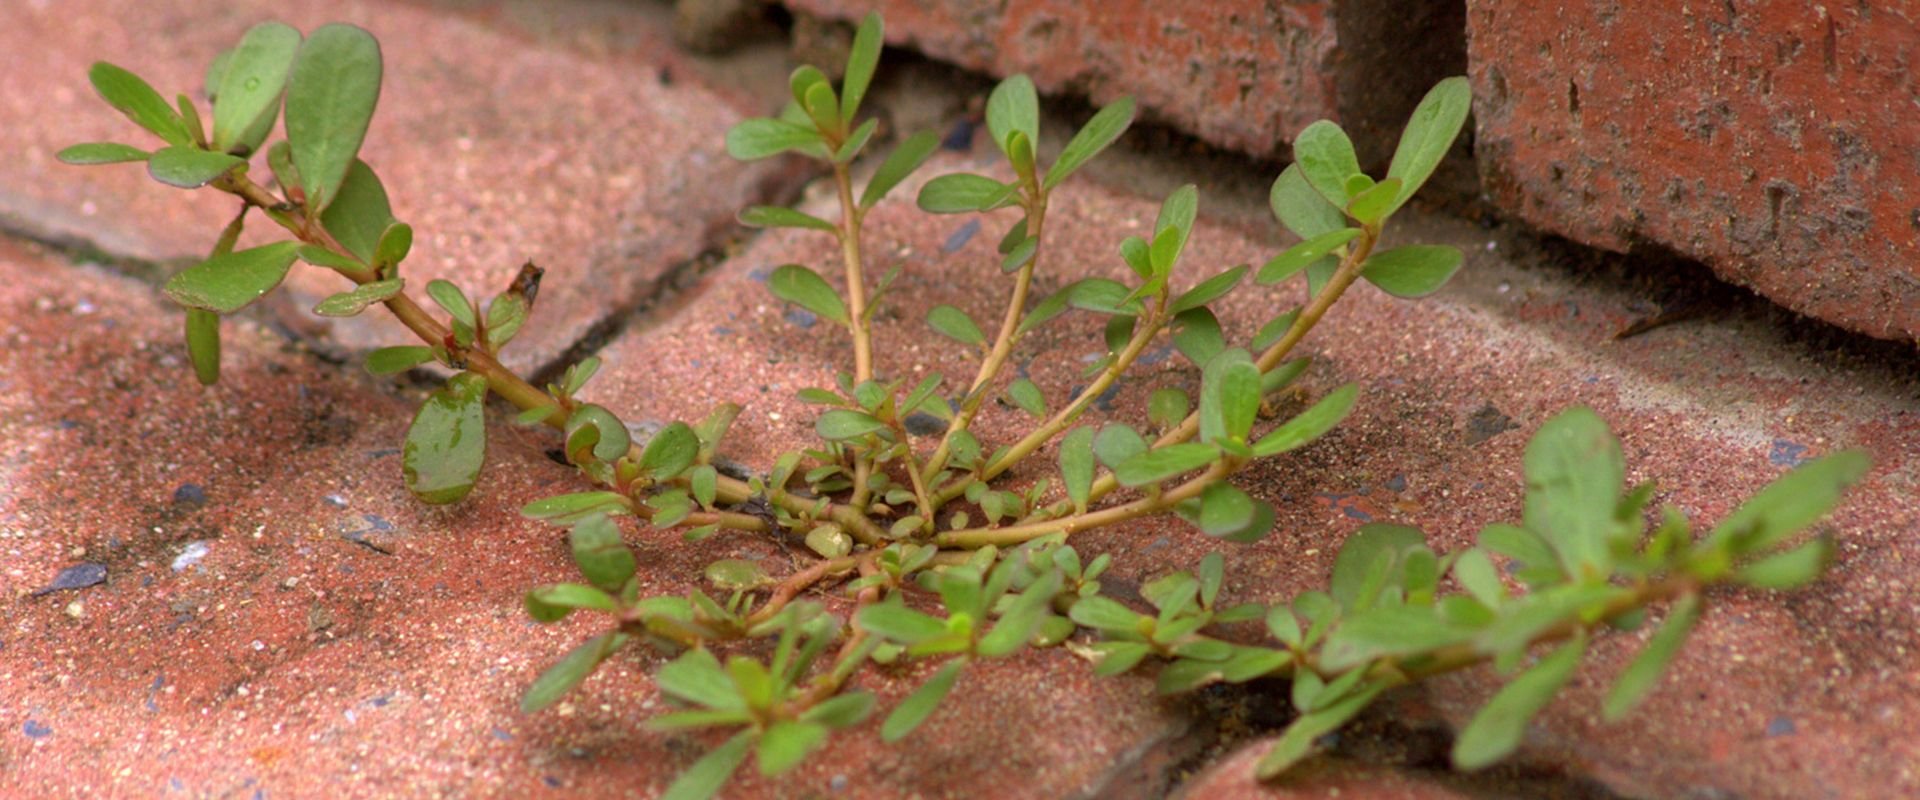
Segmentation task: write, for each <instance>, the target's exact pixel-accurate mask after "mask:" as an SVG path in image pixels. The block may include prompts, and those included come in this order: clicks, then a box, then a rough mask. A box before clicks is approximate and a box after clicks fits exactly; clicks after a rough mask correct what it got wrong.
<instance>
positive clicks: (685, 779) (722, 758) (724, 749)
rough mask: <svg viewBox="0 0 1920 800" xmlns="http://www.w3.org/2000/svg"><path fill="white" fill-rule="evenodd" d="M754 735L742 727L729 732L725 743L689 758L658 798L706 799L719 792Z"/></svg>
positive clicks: (736, 766)
mask: <svg viewBox="0 0 1920 800" xmlns="http://www.w3.org/2000/svg"><path fill="white" fill-rule="evenodd" d="M753 743H754V735H753V731H751V730H744V731H741V732H739V733H736V734H734V735H733V738H731V739H728V740H727V741H726V743H725V744H722V745H720V746H719V747H716V748H714V749H713V750H711V751H709V752H708V753H707V754H706V755H704V756H701V757H700V760H699V761H695V762H693V766H691V767H688V768H687V771H686V772H682V773H680V777H678V778H675V779H674V781H673V785H672V786H668V787H667V793H666V794H663V795H661V796H660V800H707V798H710V797H713V796H714V795H716V794H719V793H720V787H722V786H725V785H727V781H728V780H730V779H731V778H732V777H733V773H734V771H735V770H738V769H740V764H741V762H743V761H746V760H747V752H748V751H749V750H750V749H752V747H753Z"/></svg>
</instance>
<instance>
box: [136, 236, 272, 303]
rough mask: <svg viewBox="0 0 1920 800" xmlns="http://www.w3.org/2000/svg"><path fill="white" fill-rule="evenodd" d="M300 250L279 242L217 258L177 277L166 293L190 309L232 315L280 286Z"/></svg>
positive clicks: (168, 284) (172, 280) (188, 269)
mask: <svg viewBox="0 0 1920 800" xmlns="http://www.w3.org/2000/svg"><path fill="white" fill-rule="evenodd" d="M298 248H299V243H298V242H279V243H277V244H270V245H265V246H262V247H255V248H251V249H247V250H240V251H236V252H232V253H228V254H226V255H223V256H215V257H213V258H210V259H207V260H206V261H202V262H200V263H199V264H196V265H194V266H191V267H188V268H187V269H185V270H182V271H181V272H180V273H179V274H177V275H175V276H173V278H172V279H171V280H168V281H167V285H166V288H165V291H166V293H167V296H168V297H171V298H173V301H174V302H176V303H179V304H180V305H183V306H186V307H188V308H199V309H205V310H207V311H213V312H216V313H220V314H231V313H233V312H235V311H239V310H240V309H242V308H245V307H246V306H247V304H249V303H252V302H253V301H255V300H258V299H260V297H261V296H262V295H265V294H266V293H267V292H270V291H272V290H273V287H275V286H279V285H280V281H281V279H283V278H285V277H286V276H287V270H288V269H289V268H290V267H292V266H293V260H294V252H295V251H296V250H297V249H298Z"/></svg>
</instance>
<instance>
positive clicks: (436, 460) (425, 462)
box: [400, 372, 487, 504]
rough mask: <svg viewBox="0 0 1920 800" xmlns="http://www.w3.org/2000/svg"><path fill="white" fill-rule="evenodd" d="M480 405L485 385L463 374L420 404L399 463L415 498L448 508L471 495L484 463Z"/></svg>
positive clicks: (482, 406) (484, 438)
mask: <svg viewBox="0 0 1920 800" xmlns="http://www.w3.org/2000/svg"><path fill="white" fill-rule="evenodd" d="M486 399H487V379H486V378H484V377H482V376H480V375H476V374H474V373H471V372H463V373H460V374H459V375H455V376H453V377H452V378H451V379H449V380H448V381H447V385H446V386H444V387H441V389H440V390H439V391H436V392H434V393H433V395H432V396H430V397H428V398H427V400H426V402H424V403H421V404H420V411H419V412H418V413H416V414H414V417H413V424H412V425H409V426H408V427H407V441H406V446H405V447H404V448H403V449H402V450H401V457H400V458H401V470H402V472H404V473H405V475H406V480H407V489H408V491H411V492H413V494H414V496H415V497H418V498H420V499H421V500H422V501H424V502H427V503H434V504H440V503H452V502H455V501H458V500H460V499H461V498H463V497H466V496H467V493H468V492H471V491H473V484H474V481H476V480H478V479H479V478H480V467H481V465H482V464H483V463H485V461H486V457H487V419H486Z"/></svg>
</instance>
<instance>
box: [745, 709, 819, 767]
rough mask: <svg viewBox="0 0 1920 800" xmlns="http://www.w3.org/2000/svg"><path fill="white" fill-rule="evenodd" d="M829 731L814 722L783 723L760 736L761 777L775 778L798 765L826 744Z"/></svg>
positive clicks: (774, 725)
mask: <svg viewBox="0 0 1920 800" xmlns="http://www.w3.org/2000/svg"><path fill="white" fill-rule="evenodd" d="M827 734H828V731H827V728H826V726H825V725H819V724H815V723H811V722H789V721H785V720H782V721H780V722H775V723H773V724H772V725H769V726H767V730H766V731H765V732H764V733H761V734H760V748H759V750H758V753H759V761H760V774H762V775H766V776H768V777H772V776H774V775H779V774H782V773H784V772H786V771H787V770H790V769H793V768H794V767H796V766H799V764H800V762H801V761H804V760H806V758H807V756H809V755H812V754H813V751H815V750H818V749H820V746H821V745H824V744H826V743H827Z"/></svg>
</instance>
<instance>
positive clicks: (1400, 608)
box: [1320, 605, 1473, 671]
mask: <svg viewBox="0 0 1920 800" xmlns="http://www.w3.org/2000/svg"><path fill="white" fill-rule="evenodd" d="M1472 636H1473V632H1472V631H1470V630H1464V629H1461V628H1457V627H1455V626H1453V625H1452V624H1450V623H1448V622H1447V621H1446V620H1444V619H1442V618H1441V617H1440V615H1439V614H1437V613H1435V611H1434V608H1433V607H1432V606H1415V605H1394V606H1376V607H1374V608H1369V609H1367V610H1365V611H1362V612H1360V613H1358V614H1354V615H1353V616H1349V617H1347V618H1345V619H1343V620H1341V622H1340V626H1339V627H1337V628H1334V629H1333V633H1331V634H1329V635H1328V636H1327V642H1326V644H1325V645H1323V646H1322V647H1321V651H1320V666H1321V668H1323V669H1328V670H1336V671H1344V670H1347V669H1355V668H1359V667H1361V666H1363V665H1365V664H1366V663H1367V662H1369V661H1372V660H1374V659H1376V658H1391V657H1395V656H1411V655H1418V654H1421V653H1426V652H1430V651H1433V650H1438V649H1440V648H1442V647H1447V646H1450V645H1455V644H1460V643H1462V642H1465V641H1467V640H1469V639H1471V638H1472Z"/></svg>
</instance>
